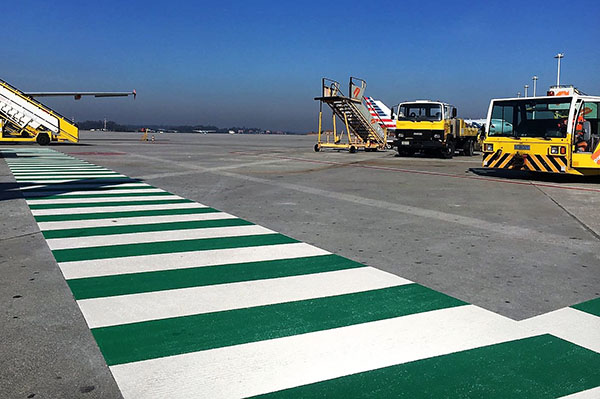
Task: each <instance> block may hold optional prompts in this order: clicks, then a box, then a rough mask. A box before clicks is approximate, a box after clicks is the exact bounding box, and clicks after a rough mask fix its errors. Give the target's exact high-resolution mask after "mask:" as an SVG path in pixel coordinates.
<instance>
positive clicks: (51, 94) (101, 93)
mask: <svg viewBox="0 0 600 399" xmlns="http://www.w3.org/2000/svg"><path fill="white" fill-rule="evenodd" d="M25 95H27V96H29V97H61V96H73V98H75V100H79V99H81V97H83V96H94V97H127V96H133V98H134V99H135V96H136V95H137V93H136V91H135V90H133V91H97V92H96V91H55V92H33V91H30V92H26V93H25Z"/></svg>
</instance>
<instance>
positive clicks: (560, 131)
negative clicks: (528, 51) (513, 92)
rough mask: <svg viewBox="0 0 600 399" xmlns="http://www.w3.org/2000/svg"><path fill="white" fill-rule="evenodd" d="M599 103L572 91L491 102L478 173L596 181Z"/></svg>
mask: <svg viewBox="0 0 600 399" xmlns="http://www.w3.org/2000/svg"><path fill="white" fill-rule="evenodd" d="M598 108H600V97H598V96H588V95H585V94H583V93H582V92H580V91H579V90H577V89H576V88H574V87H572V86H552V87H551V88H550V90H548V92H547V93H546V96H538V97H525V98H523V97H521V98H507V99H495V100H492V101H491V102H490V107H489V110H488V117H487V123H486V136H485V139H484V141H483V167H484V168H494V169H512V170H525V171H532V172H548V173H559V174H560V173H564V174H574V175H583V176H589V175H600V115H599V110H598Z"/></svg>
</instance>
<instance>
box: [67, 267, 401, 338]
mask: <svg viewBox="0 0 600 399" xmlns="http://www.w3.org/2000/svg"><path fill="white" fill-rule="evenodd" d="M410 283H411V281H409V280H406V279H403V278H401V277H398V276H395V275H393V274H390V273H386V272H383V271H380V270H377V269H374V268H372V267H361V268H357V269H347V270H338V271H332V272H325V273H316V274H306V275H302V276H291V277H281V278H273V279H266V280H254V281H244V282H239V283H231V284H219V285H210V286H206V287H191V288H183V289H176V290H167V291H156V292H145V293H142V294H132V295H121V296H114V297H107V298H93V299H83V300H80V301H77V303H78V304H79V307H80V309H81V312H82V313H83V316H84V317H85V319H86V321H87V323H88V325H89V326H90V328H97V327H106V326H113V325H117V324H128V323H135V322H140V321H148V320H158V319H164V318H169V317H181V316H188V315H193V314H201V313H211V312H220V311H225V310H233V309H240V308H250V307H254V306H265V305H273V304H276V303H284V302H293V301H301V300H307V299H315V298H324V297H330V296H335V295H344V294H351V293H356V292H363V291H370V290H377V289H382V288H388V287H393V286H397V285H403V284H410Z"/></svg>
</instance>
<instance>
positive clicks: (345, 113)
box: [314, 77, 387, 153]
mask: <svg viewBox="0 0 600 399" xmlns="http://www.w3.org/2000/svg"><path fill="white" fill-rule="evenodd" d="M366 87H367V82H365V81H364V80H362V79H358V78H355V77H350V83H349V93H350V97H347V96H345V95H344V94H343V93H342V92H341V91H340V84H339V83H338V82H336V81H335V80H331V79H328V78H323V79H322V91H321V97H316V98H315V100H317V101H319V132H318V139H317V144H315V147H314V149H315V151H320V150H321V148H337V149H346V150H348V151H349V152H351V153H354V152H356V150H358V149H359V148H364V149H365V151H377V150H378V149H384V148H386V145H387V129H386V128H385V127H383V126H381V124H380V122H381V121H380V120H377V118H378V117H373V116H372V115H371V113H370V112H369V110H368V108H367V106H366V105H365V99H364V97H363V96H364V92H365V88H366ZM323 104H327V105H328V106H329V107H330V108H331V111H332V119H333V131H331V132H324V131H323V129H322V128H323V123H322V119H323ZM336 118H339V119H340V120H341V121H342V122H343V123H344V126H345V127H346V134H345V135H344V132H343V131H342V132H340V134H338V133H337V131H336Z"/></svg>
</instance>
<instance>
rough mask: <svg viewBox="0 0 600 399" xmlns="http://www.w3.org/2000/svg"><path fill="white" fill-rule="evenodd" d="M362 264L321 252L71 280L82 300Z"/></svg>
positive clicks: (69, 281) (315, 271) (294, 274)
mask: <svg viewBox="0 0 600 399" xmlns="http://www.w3.org/2000/svg"><path fill="white" fill-rule="evenodd" d="M358 267H365V266H364V265H362V264H360V263H358V262H354V261H351V260H349V259H346V258H342V257H341V256H338V255H320V256H311V257H306V258H295V259H281V260H270V261H263V262H247V263H236V264H229V265H222V266H210V267H195V268H190V269H178V270H166V271H157V272H146V273H135V274H123V275H118V276H105V277H90V278H80V279H72V280H68V283H69V286H70V287H71V291H73V295H74V296H75V299H77V300H79V299H89V298H100V297H108V296H115V295H127V294H139V293H142V292H152V291H164V290H173V289H178V288H187V287H201V286H207V285H215V284H228V283H237V282H241V281H253V280H263V279H270V278H279V277H289V276H300V275H304V274H313V273H323V272H330V271H335V270H345V269H352V268H358Z"/></svg>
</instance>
